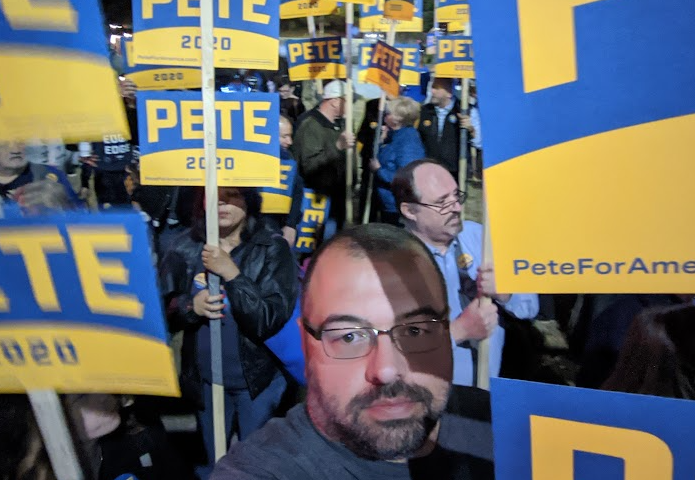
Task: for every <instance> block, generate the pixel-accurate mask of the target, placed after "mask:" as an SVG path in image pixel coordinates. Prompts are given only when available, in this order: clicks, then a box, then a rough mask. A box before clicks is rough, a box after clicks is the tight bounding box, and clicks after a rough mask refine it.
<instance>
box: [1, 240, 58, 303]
mask: <svg viewBox="0 0 695 480" xmlns="http://www.w3.org/2000/svg"><path fill="white" fill-rule="evenodd" d="M0 250H2V252H3V253H5V254H13V253H18V254H20V255H21V256H22V260H23V261H24V265H25V267H26V269H27V275H28V276H29V283H30V284H31V290H32V292H33V293H34V298H35V299H36V303H38V305H39V307H41V310H43V311H46V312H59V311H60V303H58V297H57V296H56V290H55V284H54V283H53V276H52V275H51V269H50V268H49V266H48V262H47V261H46V254H47V253H60V252H65V251H66V249H65V242H64V241H63V237H62V236H61V235H60V232H58V229H57V228H55V227H52V228H51V227H48V228H12V229H3V232H2V235H0Z"/></svg>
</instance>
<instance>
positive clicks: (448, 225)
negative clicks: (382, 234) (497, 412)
mask: <svg viewBox="0 0 695 480" xmlns="http://www.w3.org/2000/svg"><path fill="white" fill-rule="evenodd" d="M392 190H393V195H394V197H395V198H396V205H397V206H398V208H399V211H400V213H401V215H402V216H403V219H402V220H403V222H404V223H405V228H406V229H407V230H408V231H410V232H412V233H413V234H414V235H415V236H417V237H418V238H419V239H420V240H422V241H423V242H424V243H425V244H426V245H427V248H428V249H429V250H430V252H432V255H434V258H435V259H436V261H437V265H438V266H439V268H440V269H441V272H442V274H443V275H444V279H445V281H446V288H447V295H448V298H449V307H450V310H449V319H450V320H451V336H452V339H453V340H454V341H455V342H456V345H457V347H456V348H455V349H454V384H456V385H472V384H473V379H474V378H475V375H474V361H473V354H472V351H471V349H470V344H469V343H468V342H469V341H470V340H482V339H485V338H488V337H489V338H490V375H491V376H498V375H499V371H500V366H501V363H502V348H503V346H504V328H503V326H502V325H498V308H501V309H503V310H504V314H505V315H506V314H509V315H511V316H513V317H516V318H519V319H531V318H534V317H535V316H536V315H538V309H539V305H538V295H536V294H535V293H530V294H516V293H515V294H513V295H511V294H502V293H499V292H497V289H496V287H495V272H494V270H493V267H492V265H486V264H482V262H481V256H482V251H483V244H482V238H483V227H482V225H480V224H479V223H476V222H471V221H466V222H462V221H461V205H462V204H463V202H465V201H466V192H462V191H460V190H459V189H458V185H457V183H456V180H455V179H454V177H453V176H452V175H451V173H449V172H448V170H447V169H446V168H445V167H444V166H443V165H441V164H439V163H437V162H436V161H434V160H429V159H425V160H418V161H415V162H412V163H410V164H408V165H407V166H405V167H404V168H402V169H400V170H399V171H398V172H396V175H395V177H394V179H393V182H392ZM481 296H488V297H490V298H492V299H493V301H494V303H490V304H483V303H481V302H480V301H479V297H481Z"/></svg>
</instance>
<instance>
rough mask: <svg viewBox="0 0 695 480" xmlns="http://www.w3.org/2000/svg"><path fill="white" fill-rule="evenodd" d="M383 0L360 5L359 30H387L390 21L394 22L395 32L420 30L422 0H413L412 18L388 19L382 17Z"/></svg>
mask: <svg viewBox="0 0 695 480" xmlns="http://www.w3.org/2000/svg"><path fill="white" fill-rule="evenodd" d="M384 4H385V1H384V0H376V1H375V2H374V3H373V4H369V5H367V4H362V5H361V6H360V31H362V32H375V31H379V32H383V31H388V30H389V28H390V26H391V23H392V22H396V31H397V32H422V0H415V2H414V10H413V18H412V20H390V19H388V18H386V17H384Z"/></svg>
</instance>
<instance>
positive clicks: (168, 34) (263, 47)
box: [133, 0, 280, 69]
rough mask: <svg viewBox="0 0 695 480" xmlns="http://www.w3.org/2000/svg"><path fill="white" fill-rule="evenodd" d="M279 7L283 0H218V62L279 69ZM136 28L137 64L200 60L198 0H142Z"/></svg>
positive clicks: (136, 8)
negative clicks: (196, 0)
mask: <svg viewBox="0 0 695 480" xmlns="http://www.w3.org/2000/svg"><path fill="white" fill-rule="evenodd" d="M279 8H280V3H279V0H217V1H216V2H215V5H214V16H215V17H214V21H213V25H214V29H215V31H214V46H213V48H214V50H215V66H217V67H227V68H261V69H276V68H277V49H278V46H279V42H278V36H279V28H280V18H279V15H278V11H279ZM133 28H134V31H135V39H136V42H137V48H136V51H135V54H136V62H137V63H139V64H152V65H189V66H191V65H199V64H200V49H201V48H202V43H201V35H200V7H199V3H198V2H194V1H192V0H136V1H134V2H133ZM249 45H254V48H249Z"/></svg>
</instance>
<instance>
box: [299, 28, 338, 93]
mask: <svg viewBox="0 0 695 480" xmlns="http://www.w3.org/2000/svg"><path fill="white" fill-rule="evenodd" d="M287 60H288V64H289V74H290V80H292V81H294V82H297V81H300V80H314V79H328V80H332V79H334V78H345V76H346V73H345V60H344V58H343V44H342V39H341V37H325V38H310V39H306V40H289V41H288V42H287Z"/></svg>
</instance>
